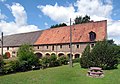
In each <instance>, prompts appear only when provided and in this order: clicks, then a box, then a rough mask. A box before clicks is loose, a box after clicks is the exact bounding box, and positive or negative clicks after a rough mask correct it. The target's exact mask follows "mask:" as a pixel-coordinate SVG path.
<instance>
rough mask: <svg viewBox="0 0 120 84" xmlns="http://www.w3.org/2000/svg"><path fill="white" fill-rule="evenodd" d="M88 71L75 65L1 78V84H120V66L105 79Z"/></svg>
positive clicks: (107, 71) (110, 71) (106, 75)
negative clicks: (92, 75) (93, 75)
mask: <svg viewBox="0 0 120 84" xmlns="http://www.w3.org/2000/svg"><path fill="white" fill-rule="evenodd" d="M86 73H87V69H83V68H80V65H79V64H74V67H73V68H70V67H69V66H68V65H65V66H60V67H55V68H48V69H44V70H35V71H28V72H21V73H16V74H9V75H4V76H0V84H120V65H119V66H118V69H114V70H106V71H104V73H105V77H103V78H91V77H88V76H86Z"/></svg>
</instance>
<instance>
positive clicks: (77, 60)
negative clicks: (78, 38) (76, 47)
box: [72, 58, 80, 63]
mask: <svg viewBox="0 0 120 84" xmlns="http://www.w3.org/2000/svg"><path fill="white" fill-rule="evenodd" d="M72 61H73V63H79V62H80V58H75V59H73V60H72Z"/></svg>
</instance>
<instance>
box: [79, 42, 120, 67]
mask: <svg viewBox="0 0 120 84" xmlns="http://www.w3.org/2000/svg"><path fill="white" fill-rule="evenodd" d="M87 49H88V47H86V49H85V51H84V52H83V55H82V57H81V60H80V64H81V67H84V68H86V67H91V66H96V67H101V68H103V69H113V68H117V65H118V58H119V54H120V48H119V47H118V46H116V45H112V44H110V43H108V42H107V41H100V42H97V43H96V45H95V46H94V47H93V49H92V50H91V52H90V50H89V49H88V51H86V50H87ZM85 53H86V54H85Z"/></svg>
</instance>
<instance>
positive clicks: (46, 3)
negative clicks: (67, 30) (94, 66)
mask: <svg viewBox="0 0 120 84" xmlns="http://www.w3.org/2000/svg"><path fill="white" fill-rule="evenodd" d="M119 3H120V0H0V32H2V31H3V32H4V34H5V35H7V34H15V33H23V32H30V31H37V30H44V29H47V28H49V27H50V26H51V25H54V24H57V23H62V22H67V24H69V18H72V20H74V18H75V17H76V16H80V15H81V16H84V15H86V14H87V15H90V16H91V20H94V21H100V20H107V21H108V24H107V32H108V38H109V39H113V40H114V41H115V43H117V44H120V40H119V39H120V33H119V32H120V29H119V27H120V5H119Z"/></svg>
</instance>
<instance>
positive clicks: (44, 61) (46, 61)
mask: <svg viewBox="0 0 120 84" xmlns="http://www.w3.org/2000/svg"><path fill="white" fill-rule="evenodd" d="M49 62H50V58H49V57H48V56H44V57H43V58H42V60H41V61H40V63H41V65H42V67H43V68H47V67H48V66H49Z"/></svg>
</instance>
